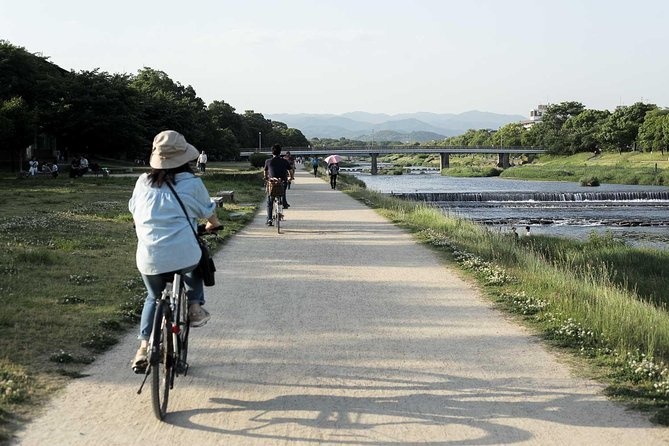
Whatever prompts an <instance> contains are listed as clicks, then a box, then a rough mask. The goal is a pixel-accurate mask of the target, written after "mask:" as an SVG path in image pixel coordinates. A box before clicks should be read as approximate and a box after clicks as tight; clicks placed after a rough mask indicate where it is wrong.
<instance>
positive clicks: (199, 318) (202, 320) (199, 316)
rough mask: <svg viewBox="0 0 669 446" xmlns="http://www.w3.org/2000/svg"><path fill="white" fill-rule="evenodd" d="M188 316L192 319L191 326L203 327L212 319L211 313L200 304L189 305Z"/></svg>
mask: <svg viewBox="0 0 669 446" xmlns="http://www.w3.org/2000/svg"><path fill="white" fill-rule="evenodd" d="M188 318H189V319H190V326H191V327H202V326H203V325H204V324H206V323H207V321H209V319H211V314H209V312H208V311H207V310H205V309H204V308H202V306H201V305H200V304H191V305H190V306H189V307H188Z"/></svg>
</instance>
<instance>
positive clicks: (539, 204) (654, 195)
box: [350, 172, 669, 249]
mask: <svg viewBox="0 0 669 446" xmlns="http://www.w3.org/2000/svg"><path fill="white" fill-rule="evenodd" d="M350 173H351V174H353V175H355V176H356V177H357V178H359V179H360V180H362V181H364V182H365V184H366V185H367V188H369V189H370V190H374V191H377V192H382V193H387V194H394V195H399V196H404V197H406V198H412V199H418V200H422V201H427V202H430V203H433V204H435V205H436V206H438V207H439V208H441V209H443V210H444V212H445V213H447V214H451V215H456V216H459V217H463V218H467V219H471V220H474V221H476V222H479V223H482V224H485V225H488V226H490V227H493V228H496V229H498V230H500V231H511V229H512V228H513V227H516V228H517V231H518V233H519V234H520V235H523V234H524V233H525V227H526V226H529V227H530V231H531V233H532V234H544V235H552V236H561V237H570V238H576V239H581V240H582V239H586V238H587V237H588V236H589V235H590V234H592V233H593V232H594V233H598V234H604V233H607V231H608V232H609V233H611V234H612V235H613V236H614V237H616V238H620V239H623V240H625V241H626V242H628V243H629V244H630V245H633V246H643V247H653V248H660V249H669V187H661V186H635V185H619V184H602V185H601V186H598V187H583V186H581V185H580V184H579V183H575V182H562V181H525V180H513V179H504V178H454V177H446V176H441V175H439V174H438V173H423V174H409V175H374V176H372V175H369V174H367V173H361V172H350Z"/></svg>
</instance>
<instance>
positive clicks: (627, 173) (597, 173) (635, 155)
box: [502, 152, 669, 185]
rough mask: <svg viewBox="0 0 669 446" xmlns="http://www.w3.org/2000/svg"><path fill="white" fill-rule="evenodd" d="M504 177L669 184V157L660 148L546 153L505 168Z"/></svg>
mask: <svg viewBox="0 0 669 446" xmlns="http://www.w3.org/2000/svg"><path fill="white" fill-rule="evenodd" d="M502 177H505V178H519V179H527V180H558V181H577V182H578V181H580V180H581V179H583V178H585V179H588V178H596V179H597V180H598V182H601V183H615V184H644V185H669V158H668V156H667V155H663V154H661V153H660V152H655V153H642V152H625V153H603V154H601V155H598V156H595V155H593V154H591V153H579V154H576V155H572V156H568V157H567V156H553V155H543V156H541V157H538V158H536V159H535V161H534V162H532V163H528V164H522V165H516V166H514V167H511V168H509V169H506V170H504V172H503V173H502Z"/></svg>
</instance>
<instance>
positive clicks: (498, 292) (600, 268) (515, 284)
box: [344, 176, 669, 423]
mask: <svg viewBox="0 0 669 446" xmlns="http://www.w3.org/2000/svg"><path fill="white" fill-rule="evenodd" d="M344 177H345V178H346V176H344ZM349 178H350V177H349ZM345 181H348V179H346V180H345ZM347 192H348V193H350V194H351V195H352V196H354V197H355V198H357V199H359V200H361V201H362V202H364V203H366V204H367V205H368V206H371V207H373V208H376V209H377V210H378V212H380V213H381V214H383V215H384V216H386V217H388V218H389V219H391V220H392V221H393V222H395V223H396V224H399V225H401V226H403V227H406V228H408V229H409V230H411V231H413V232H414V233H415V236H416V237H417V238H418V239H419V240H421V241H422V242H424V243H426V244H428V245H429V246H431V247H432V248H434V249H435V250H438V251H439V252H440V253H441V254H442V255H443V256H444V258H445V259H447V260H448V261H454V262H456V264H457V265H458V266H459V267H460V269H461V270H462V271H464V272H465V273H466V274H467V275H469V276H471V277H472V278H474V279H475V280H476V281H477V282H478V283H479V284H480V285H481V287H482V289H483V290H484V292H485V294H486V295H488V296H489V297H490V298H491V299H492V300H493V301H494V302H496V304H497V305H498V306H499V307H500V308H502V309H504V310H506V311H508V312H510V313H512V314H514V315H517V317H518V318H519V320H521V321H523V322H524V323H526V324H528V325H529V326H531V327H532V329H533V330H535V331H536V333H538V334H540V335H541V336H543V337H544V339H545V340H546V341H547V342H548V343H550V344H551V345H553V346H556V347H559V348H564V349H567V350H569V351H571V352H573V353H574V354H575V355H576V356H578V357H580V358H582V359H583V362H581V364H582V365H584V367H585V368H586V369H588V370H590V371H591V373H592V376H593V377H596V378H598V379H600V380H602V381H604V382H606V383H607V384H608V392H609V394H610V395H612V396H614V397H617V398H620V399H622V400H624V401H625V402H627V403H632V404H634V405H636V406H637V407H640V408H643V409H647V410H653V411H655V413H656V418H655V420H656V421H657V422H662V423H664V421H663V420H664V419H667V414H669V410H667V409H666V408H667V405H668V404H669V368H668V366H667V361H669V314H667V311H666V304H667V299H669V296H668V295H667V294H666V290H667V289H668V288H667V286H668V285H669V282H668V281H667V277H666V274H665V272H666V271H665V270H666V266H667V265H669V255H668V253H666V252H663V251H657V250H648V249H635V248H630V247H627V246H625V245H623V244H621V243H620V242H619V241H616V240H613V238H611V237H608V236H603V237H593V238H591V239H590V240H588V241H587V242H585V243H581V242H576V241H569V240H564V239H557V238H549V237H535V236H533V237H530V238H525V239H523V238H521V239H520V240H518V241H516V240H515V238H514V237H512V236H511V235H510V234H503V233H500V232H498V231H493V230H489V229H488V228H486V227H484V226H480V225H476V224H474V223H471V222H468V221H466V220H463V219H458V218H453V217H450V216H446V215H444V214H443V213H442V212H441V211H440V210H438V209H436V208H433V207H430V206H427V205H425V204H420V203H415V202H408V201H403V200H399V199H396V198H393V197H388V196H384V195H382V194H378V193H375V192H371V191H368V190H366V189H364V188H363V187H360V186H359V185H353V184H352V185H351V186H349V188H348V190H347Z"/></svg>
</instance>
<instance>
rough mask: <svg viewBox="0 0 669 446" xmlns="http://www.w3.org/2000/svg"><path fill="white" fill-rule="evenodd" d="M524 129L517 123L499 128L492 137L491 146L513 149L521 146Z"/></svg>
mask: <svg viewBox="0 0 669 446" xmlns="http://www.w3.org/2000/svg"><path fill="white" fill-rule="evenodd" d="M525 131H526V130H525V128H524V127H523V125H522V124H521V123H519V122H512V123H510V124H506V125H505V126H502V127H500V129H499V130H498V131H496V132H495V133H494V134H493V135H492V138H491V139H492V140H491V142H492V144H494V145H498V146H504V147H513V146H520V145H522V139H523V133H525Z"/></svg>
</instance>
